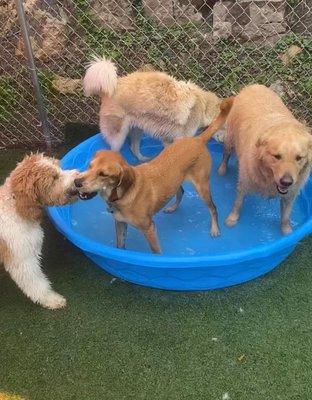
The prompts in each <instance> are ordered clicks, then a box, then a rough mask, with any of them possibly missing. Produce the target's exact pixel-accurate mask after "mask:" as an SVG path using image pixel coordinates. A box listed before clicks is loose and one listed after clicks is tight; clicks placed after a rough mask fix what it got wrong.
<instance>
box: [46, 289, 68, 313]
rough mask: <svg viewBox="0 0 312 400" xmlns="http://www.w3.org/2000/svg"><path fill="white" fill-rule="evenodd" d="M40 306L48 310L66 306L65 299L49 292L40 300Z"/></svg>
mask: <svg viewBox="0 0 312 400" xmlns="http://www.w3.org/2000/svg"><path fill="white" fill-rule="evenodd" d="M40 304H41V305H42V306H43V307H45V308H49V309H50V310H56V309H58V308H63V307H65V306H66V299H65V297H63V296H61V295H60V294H58V293H56V292H53V291H51V292H49V293H48V294H47V295H46V296H45V297H44V298H43V299H42V300H40Z"/></svg>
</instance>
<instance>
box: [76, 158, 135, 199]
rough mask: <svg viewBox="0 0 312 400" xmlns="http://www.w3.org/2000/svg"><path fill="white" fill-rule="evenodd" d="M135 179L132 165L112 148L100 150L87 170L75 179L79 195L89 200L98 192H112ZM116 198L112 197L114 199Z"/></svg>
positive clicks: (126, 185)
mask: <svg viewBox="0 0 312 400" xmlns="http://www.w3.org/2000/svg"><path fill="white" fill-rule="evenodd" d="M132 181H133V173H132V170H131V167H130V166H129V165H128V164H127V163H126V161H125V160H124V159H123V157H122V156H121V155H120V154H119V153H117V152H115V151H111V150H102V151H98V152H97V153H96V154H95V156H94V157H93V159H92V161H91V162H90V165H89V168H88V170H87V171H85V172H83V173H81V174H80V176H79V178H77V179H75V185H76V188H77V189H78V190H79V197H80V198H81V199H82V200H88V199H90V198H92V197H94V196H95V195H96V194H97V193H99V192H101V193H103V194H104V195H105V194H107V193H108V194H111V193H112V191H113V190H114V189H117V188H122V187H123V188H124V189H126V188H128V187H129V186H130V185H131V184H132ZM114 200H116V199H111V201H114Z"/></svg>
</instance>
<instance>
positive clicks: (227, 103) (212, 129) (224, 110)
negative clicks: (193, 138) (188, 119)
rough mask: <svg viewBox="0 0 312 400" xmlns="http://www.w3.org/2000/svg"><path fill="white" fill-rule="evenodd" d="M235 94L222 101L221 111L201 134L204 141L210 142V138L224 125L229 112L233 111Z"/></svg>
mask: <svg viewBox="0 0 312 400" xmlns="http://www.w3.org/2000/svg"><path fill="white" fill-rule="evenodd" d="M234 99H235V96H231V97H228V98H226V99H224V100H222V101H221V104H220V113H219V114H218V115H217V116H216V117H215V118H214V120H213V121H212V122H211V124H210V125H209V126H208V128H206V129H205V130H204V132H203V133H202V134H201V135H200V136H199V138H200V139H202V140H203V141H204V142H208V140H209V139H211V137H212V136H213V135H214V134H215V133H216V132H217V131H218V129H220V128H221V127H222V125H224V123H225V121H226V119H227V116H228V115H229V112H230V111H231V108H232V105H233V103H234Z"/></svg>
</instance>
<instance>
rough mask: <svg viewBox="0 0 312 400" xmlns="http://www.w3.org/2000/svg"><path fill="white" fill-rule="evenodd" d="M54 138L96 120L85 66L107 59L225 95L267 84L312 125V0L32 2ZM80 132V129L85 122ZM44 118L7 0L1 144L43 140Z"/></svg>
mask: <svg viewBox="0 0 312 400" xmlns="http://www.w3.org/2000/svg"><path fill="white" fill-rule="evenodd" d="M24 8H25V12H26V17H27V20H28V24H29V27H30V40H31V44H32V49H33V53H34V57H35V61H36V67H37V72H38V76H39V80H40V83H41V87H42V91H43V94H44V98H45V105H46V109H47V114H48V119H49V123H50V127H51V138H52V141H54V142H57V141H61V140H62V138H63V133H64V129H66V127H67V126H68V124H70V123H82V124H88V123H96V122H97V114H98V105H97V102H96V99H86V98H85V97H84V96H83V93H82V90H81V77H82V76H83V73H84V66H85V64H86V63H87V62H88V60H90V58H91V56H92V55H105V56H107V57H109V58H111V59H112V60H114V61H115V62H116V63H117V65H118V71H119V73H120V74H125V73H127V72H131V71H133V70H135V69H137V68H139V67H142V66H144V65H146V64H150V65H152V66H153V68H157V69H160V70H163V71H166V72H168V73H170V74H172V75H174V76H175V77H177V78H179V79H183V80H192V81H194V82H195V83H197V84H199V85H200V86H202V87H204V88H206V89H209V90H212V91H215V92H216V93H217V94H218V95H220V96H226V95H230V94H233V93H236V92H237V91H238V90H239V89H240V88H241V87H242V86H244V85H246V84H249V83H252V82H259V83H263V84H266V85H268V86H271V87H272V88H273V89H274V90H276V91H277V92H278V93H279V94H280V95H281V96H282V97H283V99H284V100H285V102H286V103H287V104H288V105H289V106H290V107H291V109H292V110H293V111H294V112H295V114H296V115H297V116H298V117H299V118H301V119H303V120H305V121H306V122H307V123H310V124H311V122H312V73H311V72H312V71H311V65H312V0H286V1H285V0H269V1H263V0H240V1H215V0H163V1H162V0H71V1H70V0H65V1H57V0H24ZM77 129H78V128H77ZM43 141H44V137H43V135H42V132H41V128H40V121H39V120H38V113H37V109H36V103H35V100H34V97H33V91H32V84H31V82H30V75H29V71H28V68H27V60H26V59H25V50H24V44H23V40H22V37H21V35H20V28H19V23H18V18H17V13H16V9H15V5H14V2H13V0H0V146H1V147H5V146H12V145H14V146H15V145H23V146H34V145H38V144H39V143H42V142H43Z"/></svg>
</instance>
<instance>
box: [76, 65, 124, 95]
mask: <svg viewBox="0 0 312 400" xmlns="http://www.w3.org/2000/svg"><path fill="white" fill-rule="evenodd" d="M117 79H118V78H117V68H116V66H115V64H114V63H113V62H112V61H110V60H107V59H106V58H104V57H102V58H99V57H95V58H94V59H93V60H92V61H91V62H90V64H89V65H88V66H87V70H86V74H85V76H84V78H83V90H84V93H85V95H86V96H92V95H99V96H101V95H105V96H108V97H111V96H112V95H113V94H114V92H115V90H116V87H117Z"/></svg>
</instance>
